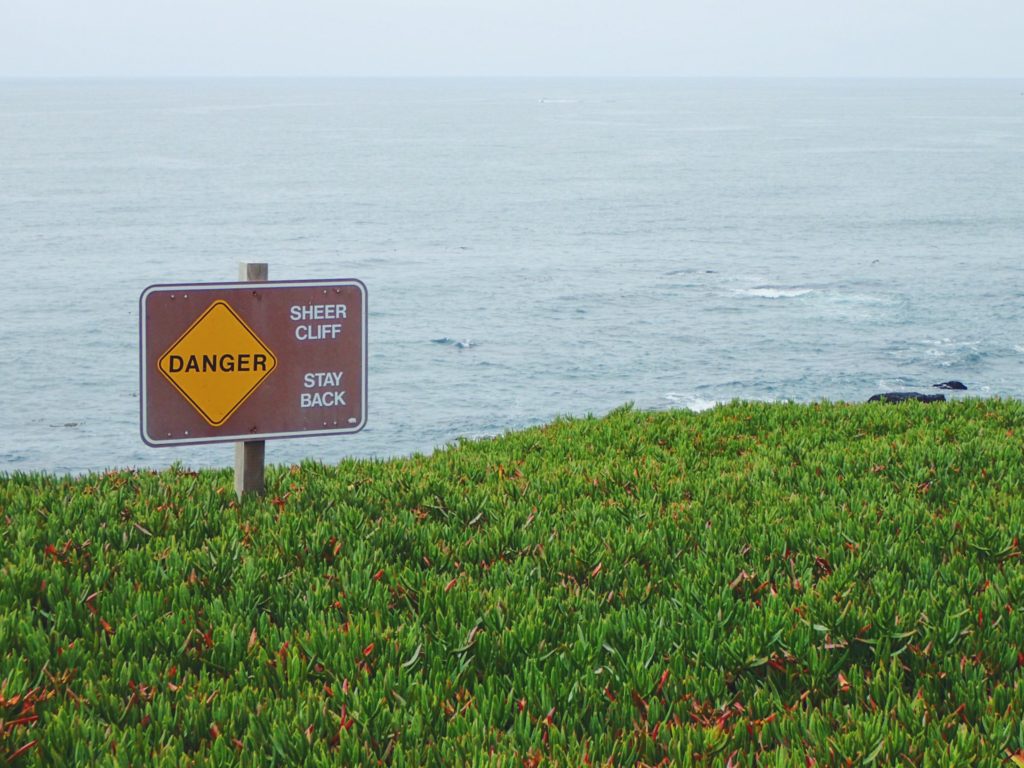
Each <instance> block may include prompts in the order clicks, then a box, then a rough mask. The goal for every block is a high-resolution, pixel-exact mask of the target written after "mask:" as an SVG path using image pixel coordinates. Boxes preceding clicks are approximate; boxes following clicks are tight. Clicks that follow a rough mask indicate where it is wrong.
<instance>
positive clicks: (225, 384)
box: [157, 301, 277, 427]
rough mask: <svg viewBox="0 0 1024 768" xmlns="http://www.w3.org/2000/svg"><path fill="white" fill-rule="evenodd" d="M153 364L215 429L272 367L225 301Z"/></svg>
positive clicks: (269, 356) (212, 307)
mask: <svg viewBox="0 0 1024 768" xmlns="http://www.w3.org/2000/svg"><path fill="white" fill-rule="evenodd" d="M157 366H158V367H159V368H160V372H161V373H162V374H163V375H164V376H166V377H167V380H168V381H170V382H171V384H173V385H174V388H175V389H177V390H178V392H180V393H181V395H182V397H184V398H185V399H186V400H188V402H189V403H191V404H192V406H193V407H194V408H195V409H196V410H197V411H199V413H200V415H202V417H203V418H204V419H206V421H207V423H208V424H210V425H211V426H214V427H219V426H220V425H221V424H223V423H224V422H225V421H227V420H228V418H229V417H230V416H231V414H232V413H234V412H235V411H236V410H237V409H238V406H240V405H241V404H242V403H244V402H245V401H246V399H247V398H248V397H249V395H251V394H252V393H253V392H255V391H256V389H257V387H259V385H260V384H262V383H263V380H264V379H266V378H267V376H269V375H270V372H271V371H273V370H274V368H276V367H277V358H276V357H274V353H273V352H271V351H270V349H268V348H267V345H266V344H264V343H263V342H262V341H260V339H259V337H258V336H257V335H256V334H255V333H253V331H252V329H251V328H250V327H249V326H248V325H246V324H245V321H243V320H242V318H240V317H239V316H238V315H237V314H236V313H235V310H233V309H232V308H231V306H230V305H229V304H228V303H227V302H226V301H215V302H213V303H212V304H211V305H210V306H209V307H208V308H207V310H206V311H205V312H203V314H202V315H200V316H199V318H198V319H197V320H196V321H195V322H194V323H192V325H190V326H189V328H188V330H187V331H185V332H184V333H183V334H182V335H181V338H179V339H178V340H177V341H176V342H174V344H173V345H172V346H171V348H170V349H168V350H167V351H166V352H165V353H164V355H163V357H161V358H160V360H159V362H158V363H157Z"/></svg>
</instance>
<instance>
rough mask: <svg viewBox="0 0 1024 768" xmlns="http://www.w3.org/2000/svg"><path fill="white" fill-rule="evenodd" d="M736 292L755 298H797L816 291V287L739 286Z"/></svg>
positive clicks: (739, 294)
mask: <svg viewBox="0 0 1024 768" xmlns="http://www.w3.org/2000/svg"><path fill="white" fill-rule="evenodd" d="M734 293H736V294H737V295H738V296H749V297H751V298H755V299H795V298H796V297H797V296H806V295H807V294H808V293H814V289H813V288H772V287H768V286H763V287H760V288H738V289H736V290H735V291H734Z"/></svg>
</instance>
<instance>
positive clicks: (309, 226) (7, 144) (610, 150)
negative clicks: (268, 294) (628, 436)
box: [0, 80, 1024, 472]
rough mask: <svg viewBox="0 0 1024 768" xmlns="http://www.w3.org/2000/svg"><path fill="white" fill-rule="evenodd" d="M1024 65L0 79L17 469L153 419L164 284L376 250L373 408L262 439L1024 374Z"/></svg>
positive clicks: (996, 383) (401, 434) (66, 458)
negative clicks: (157, 286) (950, 71)
mask: <svg viewBox="0 0 1024 768" xmlns="http://www.w3.org/2000/svg"><path fill="white" fill-rule="evenodd" d="M1022 251H1024V82H1021V81H1013V80H1003V81H730V80H722V81H714V80H707V81H688V80H233V81H232V80H220V81H218V80H167V81H125V82H115V81H16V80H15V81H12V80H8V81H0V264H2V266H3V281H2V282H0V306H2V313H3V314H2V317H3V321H2V324H0V354H2V357H0V471H12V470H30V469H46V470H52V471H59V472H80V471H86V470H95V469H104V468H107V467H115V466H166V465H168V464H170V463H171V462H173V461H181V462H183V463H185V464H186V465H190V466H224V465H227V464H229V463H230V461H231V456H232V454H231V448H230V446H229V445H223V446H212V447H211V446H205V447H201V448H185V449H166V448H164V449H153V448H149V447H147V446H145V445H144V444H143V443H142V441H141V440H140V438H139V434H138V431H139V430H138V422H139V414H138V408H139V399H138V398H139V393H138V351H137V347H138V297H139V294H140V293H141V292H142V290H143V289H144V288H145V287H146V286H148V285H150V284H153V283H162V282H187V281H223V280H231V279H234V277H235V274H236V271H237V263H238V262H239V261H266V262H269V264H270V274H271V278H272V279H300V278H344V277H356V278H359V279H361V280H363V281H364V282H365V283H366V284H367V286H368V288H369V297H370V300H369V307H370V316H369V323H370V326H369V338H370V348H369V393H370V396H369V406H370V407H369V420H368V426H367V428H366V429H365V430H364V431H363V432H362V433H360V434H358V435H354V436H347V437H335V438H320V439H306V440H288V441H277V442H273V443H270V444H269V445H268V451H267V454H268V461H270V462H274V463H288V462H295V461H298V460H300V459H303V458H314V459H318V460H323V461H327V462H332V461H337V460H339V459H341V458H343V457H345V456H353V455H355V456H382V457H383V456H393V455H401V454H407V453H410V452H414V451H430V450H432V449H433V448H435V447H437V446H440V445H443V444H445V443H447V442H450V441H452V440H454V439H457V438H458V437H463V436H464V437H475V436H481V435H490V434H495V433H500V432H502V431H504V430H507V429H511V428H517V427H521V426H524V425H528V424H536V423H540V422H543V421H547V420H550V419H551V418H553V417H554V416H556V415H559V414H576V415H581V414H585V413H603V412H605V411H607V410H608V409H610V408H613V407H615V406H617V405H620V404H622V403H624V402H627V401H633V402H634V403H635V404H636V405H637V406H638V407H641V408H670V407H684V408H703V407H707V406H709V405H711V404H713V403H715V402H718V401H723V400H729V399H732V398H737V397H738V398H750V399H764V400H799V401H808V400H817V399H831V400H863V399H866V398H867V397H868V396H869V395H871V394H873V393H874V392H877V391H882V390H890V389H896V388H908V387H915V388H927V387H929V386H930V385H931V384H934V383H937V382H940V381H944V380H947V379H951V378H956V379H960V380H963V381H964V382H965V383H967V384H968V385H969V386H970V388H971V393H973V394H976V395H981V396H993V395H1000V396H1009V397H1021V396H1022V395H1024V384H1022V379H1021V376H1020V372H1021V363H1022V361H1024V314H1022V312H1021V306H1022V304H1021V300H1022V298H1024V296H1022V294H1024V284H1022V281H1021V278H1020V275H1021V270H1020V263H1021V256H1022Z"/></svg>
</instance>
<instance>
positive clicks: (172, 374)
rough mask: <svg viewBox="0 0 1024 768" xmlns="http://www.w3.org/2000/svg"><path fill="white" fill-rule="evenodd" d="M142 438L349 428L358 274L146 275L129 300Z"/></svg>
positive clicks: (358, 385) (211, 438) (302, 433)
mask: <svg viewBox="0 0 1024 768" xmlns="http://www.w3.org/2000/svg"><path fill="white" fill-rule="evenodd" d="M139 305H140V307H139V318H140V320H139V321H140V339H141V344H140V369H141V388H140V393H141V397H140V399H141V404H142V439H143V440H144V441H145V442H146V443H148V444H149V445H154V446H158V445H188V444H193V443H214V442H226V441H236V440H266V439H271V438H279V437H306V436H312V435H331V434H339V433H346V432H358V431H359V430H360V429H362V428H363V425H364V424H365V421H366V286H365V285H363V284H362V283H361V282H360V281H358V280H307V281H302V282H280V281H277V282H263V283H202V284H198V285H154V286H150V287H149V288H147V289H146V290H145V291H143V293H142V297H141V299H140V300H139Z"/></svg>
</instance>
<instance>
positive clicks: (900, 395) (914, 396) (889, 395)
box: [868, 392, 946, 403]
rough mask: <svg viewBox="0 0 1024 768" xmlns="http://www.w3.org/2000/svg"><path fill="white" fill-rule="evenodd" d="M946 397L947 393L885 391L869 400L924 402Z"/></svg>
mask: <svg viewBox="0 0 1024 768" xmlns="http://www.w3.org/2000/svg"><path fill="white" fill-rule="evenodd" d="M945 399H946V396H945V395H923V394H921V393H920V392H883V393H882V394H880V395H872V396H871V397H869V398H868V402H869V403H902V402H904V401H905V400H920V401H921V402H922V403H940V402H943V401H944V400H945Z"/></svg>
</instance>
